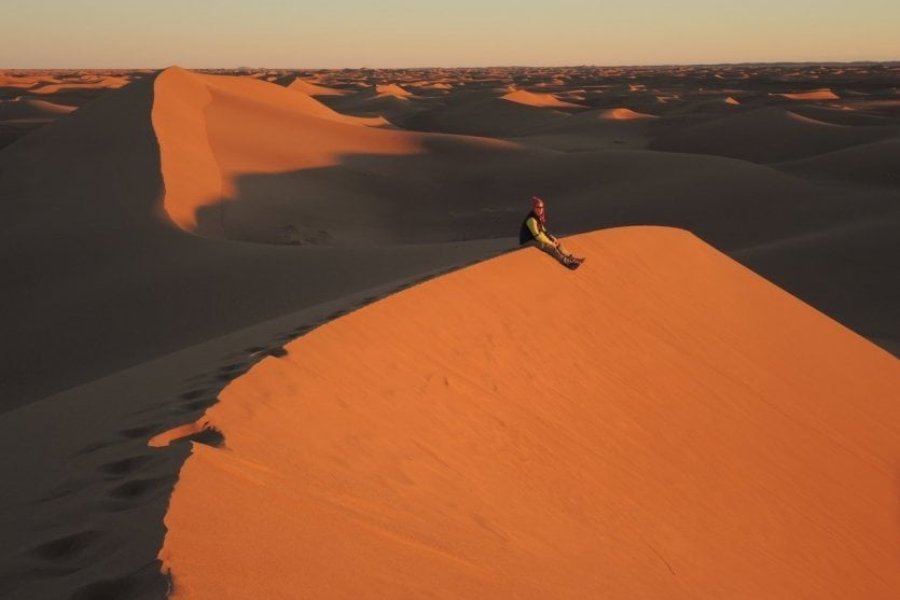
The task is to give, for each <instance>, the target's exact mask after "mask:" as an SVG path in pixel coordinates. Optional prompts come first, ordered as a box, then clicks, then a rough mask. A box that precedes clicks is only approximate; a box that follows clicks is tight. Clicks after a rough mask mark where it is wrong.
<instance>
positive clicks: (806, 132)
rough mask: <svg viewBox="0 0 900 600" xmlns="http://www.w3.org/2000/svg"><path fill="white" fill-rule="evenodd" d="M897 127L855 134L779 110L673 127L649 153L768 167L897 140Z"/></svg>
mask: <svg viewBox="0 0 900 600" xmlns="http://www.w3.org/2000/svg"><path fill="white" fill-rule="evenodd" d="M898 131H900V130H898V128H897V127H896V126H887V127H881V128H878V127H867V128H854V127H845V126H839V125H833V124H830V123H825V122H822V121H817V120H815V119H810V118H808V117H802V116H800V115H797V114H795V113H792V112H790V111H787V110H784V109H782V108H779V107H774V106H772V107H766V108H759V109H755V110H751V111H746V112H742V113H739V114H736V115H732V116H726V117H722V118H719V119H716V120H714V121H707V122H703V123H700V124H697V125H694V124H689V125H686V126H684V127H673V128H671V129H670V130H669V131H667V132H665V133H664V134H662V135H660V136H658V137H657V138H656V139H655V140H654V141H653V142H652V143H651V144H650V148H652V149H656V150H667V151H675V152H696V153H702V154H715V155H718V156H729V157H734V158H740V159H743V160H750V161H753V162H761V163H769V162H779V161H784V160H792V159H798V158H804V157H808V156H813V155H816V154H821V153H823V152H830V151H834V150H840V149H842V148H848V147H850V146H854V145H858V144H864V143H868V142H873V141H876V140H880V139H885V138H888V137H892V136H896V135H897V134H898Z"/></svg>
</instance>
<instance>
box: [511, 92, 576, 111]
mask: <svg viewBox="0 0 900 600" xmlns="http://www.w3.org/2000/svg"><path fill="white" fill-rule="evenodd" d="M501 98H503V99H504V100H508V101H509V102H517V103H518V104H524V105H525V106H536V107H540V108H547V107H549V108H583V106H582V105H580V104H575V103H573V102H566V101H565V100H560V99H559V98H557V97H556V96H554V95H553V94H541V93H538V92H529V91H526V90H515V91H512V92H510V93H508V94H506V95H504V96H501Z"/></svg>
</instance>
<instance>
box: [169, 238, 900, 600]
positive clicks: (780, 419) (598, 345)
mask: <svg viewBox="0 0 900 600" xmlns="http://www.w3.org/2000/svg"><path fill="white" fill-rule="evenodd" d="M569 241H570V244H571V245H572V246H573V247H575V248H577V249H578V251H580V252H583V253H585V254H587V255H588V256H590V257H591V258H590V259H589V262H588V263H586V265H585V266H584V267H582V269H581V270H579V271H578V272H577V273H576V274H572V273H570V272H568V271H566V270H564V269H561V268H559V266H558V265H556V264H555V263H553V261H551V260H550V259H548V258H547V257H546V256H544V255H541V254H539V253H538V252H537V251H534V250H526V251H523V252H520V253H516V254H514V255H510V256H507V257H503V258H500V259H496V260H493V261H490V262H488V263H484V264H480V265H478V266H475V267H471V268H469V269H466V270H463V271H459V272H456V273H453V274H451V275H448V276H445V277H443V278H441V279H439V280H435V281H432V282H429V283H427V284H424V285H421V286H418V287H415V288H412V289H410V290H407V291H405V292H403V293H401V294H399V295H396V296H394V297H391V298H388V299H387V300H385V301H382V302H379V303H376V304H373V305H371V306H369V307H367V308H364V309H362V310H360V311H358V312H355V313H352V314H350V315H347V316H346V317H343V318H341V319H339V320H337V321H335V322H333V323H330V324H328V325H326V326H324V327H322V328H320V329H318V330H316V331H314V332H312V333H310V334H309V335H307V336H305V337H304V338H301V339H299V340H297V341H295V342H293V343H291V344H289V345H288V346H286V348H285V349H286V351H287V355H286V356H284V357H281V358H266V359H265V360H263V362H261V363H260V364H258V365H257V366H256V367H254V368H253V369H252V370H251V371H250V372H249V373H248V374H247V375H245V376H243V377H241V378H240V379H238V380H236V381H235V382H233V383H232V384H231V385H230V386H229V387H228V388H226V389H225V390H224V392H223V393H222V394H221V396H220V402H219V403H218V404H217V405H215V406H214V407H212V408H211V409H209V410H208V411H207V413H206V416H205V417H204V419H203V423H204V424H206V425H208V426H209V427H214V428H217V429H219V430H220V431H221V432H223V433H224V436H225V444H226V445H225V448H224V449H216V448H213V447H209V446H205V445H202V444H195V445H194V447H193V453H192V456H191V457H190V458H189V459H188V461H187V462H186V464H185V466H184V467H183V469H182V472H181V476H180V479H179V482H178V484H177V485H176V487H175V492H174V494H173V497H172V500H171V503H170V507H169V512H168V514H167V516H166V525H167V528H168V534H167V535H166V539H165V542H164V545H163V549H162V551H161V555H160V556H161V558H162V560H163V561H164V563H165V565H166V568H168V569H171V575H172V577H173V582H174V590H173V594H172V598H174V599H202V598H216V599H226V598H246V597H249V596H254V597H257V596H258V597H284V596H290V595H301V596H310V597H316V598H386V597H408V596H409V597H412V596H418V595H422V594H426V593H427V594H428V595H429V596H432V597H446V598H486V597H490V598H507V597H508V598H513V597H516V598H523V597H527V598H548V597H553V598H585V597H601V596H602V597H604V598H636V597H642V598H671V597H685V598H687V597H692V598H697V597H710V598H711V597H718V596H720V595H721V594H732V593H737V594H740V595H745V596H752V597H760V598H763V597H765V598H774V597H797V596H802V595H806V594H809V593H814V594H815V595H816V596H817V597H819V598H841V599H843V598H848V597H857V596H858V592H859V590H860V589H865V590H866V592H865V595H866V597H867V598H873V599H875V598H885V599H887V598H893V597H894V594H895V591H896V589H897V588H898V586H900V572H898V571H897V569H896V564H897V561H898V559H900V530H898V528H897V521H896V508H897V497H896V482H895V480H894V473H893V471H892V468H891V465H893V463H894V461H895V460H896V458H897V456H898V455H900V429H898V425H897V422H898V421H897V418H898V416H900V415H898V408H897V406H896V403H894V402H892V392H893V391H894V390H896V388H897V386H898V384H900V368H898V364H897V362H896V361H895V360H894V359H893V358H891V357H890V356H889V355H887V354H886V353H884V352H882V351H881V350H879V349H876V348H875V347H874V346H872V345H870V344H869V343H868V342H866V341H865V340H863V339H862V338H860V337H858V336H856V335H855V334H853V333H851V332H849V331H847V330H845V329H843V328H842V327H840V326H838V325H836V324H835V323H834V322H832V321H829V320H828V319H826V318H824V317H823V316H822V315H820V314H819V313H817V312H816V311H814V310H811V309H810V308H809V307H808V306H805V305H803V304H802V303H800V302H798V301H797V300H795V299H794V298H792V297H790V296H788V295H787V294H785V293H783V292H781V291H780V290H778V289H777V288H775V287H773V286H771V285H770V284H768V283H766V282H765V281H763V280H762V279H760V278H758V277H756V276H755V275H753V274H752V273H750V272H749V271H747V270H745V269H743V268H742V267H740V266H739V265H737V264H736V263H734V262H732V261H730V260H729V259H727V258H725V257H724V256H722V255H721V254H718V253H717V252H715V251H713V250H712V249H711V248H709V247H708V246H706V245H704V244H702V243H700V242H699V241H698V240H696V239H695V238H693V237H692V236H689V235H687V234H686V233H684V232H678V231H672V230H662V229H655V228H631V229H624V230H613V231H607V232H601V233H595V234H589V235H583V236H579V237H577V238H574V239H571V240H569ZM529 277H535V278H537V279H539V280H540V281H543V282H544V283H545V285H544V286H541V288H540V289H539V290H537V291H533V292H529V293H523V294H512V295H511V294H510V289H515V288H516V287H517V286H518V285H519V283H520V282H521V281H523V279H528V278H529ZM751 307H752V309H751ZM535 323H540V324H541V326H538V327H537V329H539V330H541V329H543V328H546V329H548V330H550V331H552V335H546V336H542V337H541V339H540V342H535V338H534V330H535V328H536V327H535ZM413 357H415V358H414V359H413ZM648 365H652V368H648ZM348 372H352V373H353V377H352V378H348V377H347V373H348ZM261 506H264V507H265V510H260V507H261ZM210 532H217V533H216V534H215V535H211V534H210ZM348 574H352V576H347V575H348Z"/></svg>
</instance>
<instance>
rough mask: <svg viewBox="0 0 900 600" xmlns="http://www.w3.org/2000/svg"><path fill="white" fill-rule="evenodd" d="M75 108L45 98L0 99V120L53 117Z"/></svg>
mask: <svg viewBox="0 0 900 600" xmlns="http://www.w3.org/2000/svg"><path fill="white" fill-rule="evenodd" d="M73 110H75V107H74V106H68V105H65V104H56V103H55V102H47V101H46V100H31V99H29V98H24V97H21V96H20V97H17V98H15V99H13V100H0V121H5V120H7V119H36V118H54V117H56V116H58V115H64V114H67V113H70V112H72V111H73Z"/></svg>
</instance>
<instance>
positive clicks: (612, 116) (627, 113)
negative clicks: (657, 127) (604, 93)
mask: <svg viewBox="0 0 900 600" xmlns="http://www.w3.org/2000/svg"><path fill="white" fill-rule="evenodd" d="M599 116H600V118H601V119H608V120H611V121H634V120H638V119H655V118H656V117H655V116H654V115H648V114H644V113H639V112H636V111H633V110H631V109H630V108H610V109H608V110H604V111H603V112H601V113H600V114H599Z"/></svg>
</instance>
